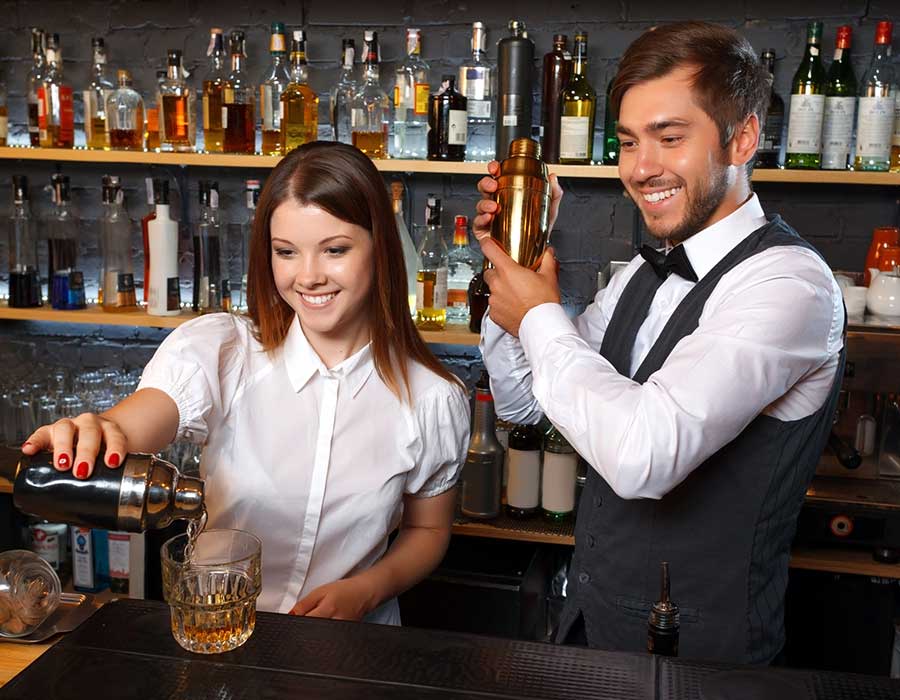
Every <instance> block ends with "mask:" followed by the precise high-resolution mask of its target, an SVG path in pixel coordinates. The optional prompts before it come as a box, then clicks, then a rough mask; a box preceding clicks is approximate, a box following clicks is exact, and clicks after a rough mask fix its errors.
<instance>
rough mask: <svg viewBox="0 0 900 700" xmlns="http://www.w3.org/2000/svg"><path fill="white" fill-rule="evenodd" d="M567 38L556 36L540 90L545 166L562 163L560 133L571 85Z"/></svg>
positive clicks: (546, 63)
mask: <svg viewBox="0 0 900 700" xmlns="http://www.w3.org/2000/svg"><path fill="white" fill-rule="evenodd" d="M567 42H568V37H566V35H565V34H555V35H554V36H553V51H550V52H549V53H547V54H544V80H543V84H542V87H541V154H542V155H543V158H544V162H545V163H558V162H559V131H560V114H561V111H560V110H561V109H562V104H561V102H562V98H561V96H562V91H563V89H564V88H565V87H566V83H568V82H569V73H570V72H571V70H572V54H570V53H569V50H568V48H567V46H566V44H567Z"/></svg>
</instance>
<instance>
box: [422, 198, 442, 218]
mask: <svg viewBox="0 0 900 700" xmlns="http://www.w3.org/2000/svg"><path fill="white" fill-rule="evenodd" d="M425 224H426V225H428V226H440V225H441V200H440V197H437V196H435V195H433V194H430V195H428V198H427V199H426V200H425Z"/></svg>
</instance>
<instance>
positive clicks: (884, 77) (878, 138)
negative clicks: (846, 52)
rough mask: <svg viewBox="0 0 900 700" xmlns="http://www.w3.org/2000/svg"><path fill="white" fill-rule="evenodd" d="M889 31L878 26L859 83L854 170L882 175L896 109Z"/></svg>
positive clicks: (887, 163) (888, 161) (881, 24)
mask: <svg viewBox="0 0 900 700" xmlns="http://www.w3.org/2000/svg"><path fill="white" fill-rule="evenodd" d="M893 28H894V25H893V24H892V23H891V22H879V23H878V26H877V27H876V29H875V48H874V50H873V51H872V60H871V61H870V62H869V67H868V68H867V69H866V72H865V74H864V75H863V79H862V81H861V83H860V93H859V112H858V115H857V121H856V157H855V158H854V160H853V169H854V170H875V171H881V170H883V171H886V170H889V169H890V166H891V137H892V134H893V131H894V111H895V109H896V105H895V97H896V95H895V94H894V90H895V89H896V87H895V86H894V68H893V66H892V65H891V34H892V32H893Z"/></svg>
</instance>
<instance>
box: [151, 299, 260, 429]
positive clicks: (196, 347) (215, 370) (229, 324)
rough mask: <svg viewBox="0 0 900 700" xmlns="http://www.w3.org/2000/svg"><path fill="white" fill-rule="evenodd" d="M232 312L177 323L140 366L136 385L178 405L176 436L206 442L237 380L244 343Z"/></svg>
mask: <svg viewBox="0 0 900 700" xmlns="http://www.w3.org/2000/svg"><path fill="white" fill-rule="evenodd" d="M238 323H242V322H241V321H239V320H237V319H235V318H234V317H233V316H232V315H231V314H211V315H209V316H203V317H201V318H198V319H194V320H192V321H189V322H187V323H184V324H182V325H181V326H179V327H178V328H176V329H175V330H174V331H172V333H170V334H169V336H168V337H167V338H166V339H165V340H164V341H163V342H162V344H161V345H160V346H159V348H158V349H157V350H156V353H154V355H153V357H152V358H151V359H150V362H148V363H147V366H146V367H145V368H144V372H143V374H142V376H141V381H140V384H139V385H138V389H139V390H140V389H158V390H160V391H163V392H165V393H166V394H168V395H169V396H170V397H172V400H173V401H174V402H175V404H176V405H177V406H178V433H177V435H176V440H187V441H188V442H193V443H196V444H203V443H205V442H206V439H207V436H208V435H209V432H210V429H211V427H212V423H211V421H212V420H213V419H215V418H216V417H220V416H222V415H224V413H225V412H226V411H227V408H228V406H229V405H230V403H231V398H232V397H233V396H234V394H235V392H236V390H237V386H238V382H239V380H240V374H241V366H242V357H243V353H242V352H241V348H242V347H243V344H242V343H241V340H240V335H241V334H240V333H239V332H238V325H237V324H238Z"/></svg>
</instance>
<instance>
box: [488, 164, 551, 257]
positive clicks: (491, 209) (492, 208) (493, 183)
mask: <svg viewBox="0 0 900 700" xmlns="http://www.w3.org/2000/svg"><path fill="white" fill-rule="evenodd" d="M488 173H489V175H488V176H487V177H483V178H481V179H480V180H479V181H478V191H479V192H481V199H480V200H478V204H476V205H475V211H476V212H478V214H477V216H476V217H475V218H474V219H472V233H473V234H474V235H475V238H477V239H479V240H481V238H482V237H483V236H490V235H491V222H492V221H493V220H494V215H495V214H496V213H497V211H498V210H499V208H500V205H499V204H497V202H495V201H494V194H495V193H496V192H497V180H496V179H495V178H496V177H497V176H498V175H499V174H500V163H498V162H497V161H496V160H492V161H491V162H490V163H488ZM562 196H563V190H562V187H560V186H559V179H558V178H557V177H556V175H551V176H550V218H549V222H550V224H549V229H548V230H549V231H552V230H553V224H555V223H556V216H557V214H559V202H560V200H561V199H562Z"/></svg>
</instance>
